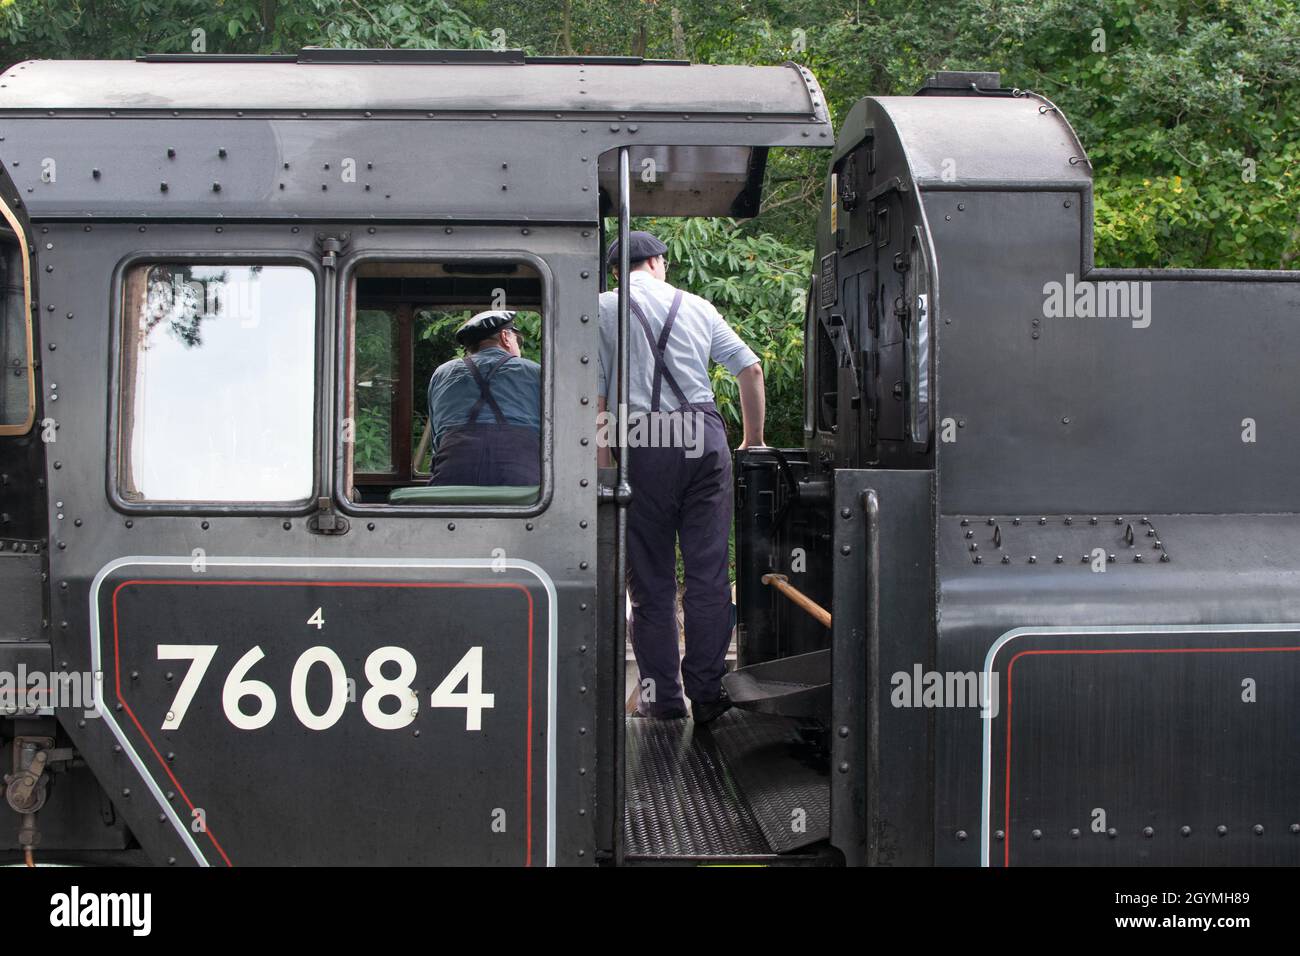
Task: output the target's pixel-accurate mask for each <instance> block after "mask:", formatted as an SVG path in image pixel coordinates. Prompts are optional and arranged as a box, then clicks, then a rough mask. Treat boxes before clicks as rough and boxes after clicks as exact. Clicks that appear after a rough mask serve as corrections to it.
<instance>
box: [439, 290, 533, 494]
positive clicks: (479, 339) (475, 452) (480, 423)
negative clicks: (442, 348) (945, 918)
mask: <svg viewBox="0 0 1300 956" xmlns="http://www.w3.org/2000/svg"><path fill="white" fill-rule="evenodd" d="M456 341H457V342H459V343H460V344H461V345H463V346H464V347H465V351H466V353H467V354H466V355H464V356H462V357H461V358H458V359H452V360H451V361H450V362H444V363H443V364H442V365H439V366H438V368H437V369H436V370H435V371H434V373H433V376H432V377H431V378H430V379H429V425H430V427H431V428H432V431H433V477H432V478H431V479H430V481H429V484H431V485H538V484H541V444H540V441H539V434H540V429H541V401H542V392H541V388H542V370H541V366H539V365H538V364H537V363H536V362H533V361H530V360H529V359H526V358H522V357H521V356H520V351H519V332H518V330H517V329H516V328H515V314H514V313H513V312H506V311H499V310H496V311H490V312H480V313H478V315H475V316H474V317H473V318H471V319H470V320H469V321H468V322H466V323H465V324H464V325H462V326H461V327H460V328H459V329H457V330H456Z"/></svg>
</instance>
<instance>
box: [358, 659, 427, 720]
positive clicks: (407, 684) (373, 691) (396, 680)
mask: <svg viewBox="0 0 1300 956" xmlns="http://www.w3.org/2000/svg"><path fill="white" fill-rule="evenodd" d="M390 661H397V663H398V666H399V667H400V668H401V670H399V671H398V674H397V676H396V677H393V678H388V677H385V676H384V671H383V666H384V665H385V664H386V663H388V662H390ZM366 680H368V681H370V690H368V691H366V696H365V697H363V698H361V713H362V714H364V715H365V718H366V720H368V721H370V723H371V725H372V726H374V727H378V728H379V729H380V730H400V729H401V728H403V727H405V726H406V725H407V724H409V723H410V722H411V721H413V720H415V711H416V707H417V706H418V705H419V701H420V698H418V697H416V696H415V691H413V690H411V682H412V681H413V680H415V657H414V655H412V654H411V652H410V651H408V650H406V649H405V648H402V647H381V648H379V649H378V650H376V651H373V652H372V653H371V655H370V656H369V657H367V658H366ZM385 697H396V698H397V709H396V710H395V711H393V712H392V713H391V714H386V713H384V710H383V708H381V707H380V706H379V702H380V701H381V700H383V699H384V698H385Z"/></svg>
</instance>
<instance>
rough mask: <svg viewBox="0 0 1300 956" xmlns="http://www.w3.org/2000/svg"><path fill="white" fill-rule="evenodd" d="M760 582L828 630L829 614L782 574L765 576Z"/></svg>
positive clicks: (829, 624)
mask: <svg viewBox="0 0 1300 956" xmlns="http://www.w3.org/2000/svg"><path fill="white" fill-rule="evenodd" d="M762 581H763V583H764V584H768V585H771V586H772V587H774V588H776V589H777V590H778V591H780V592H781V593H782V594H784V595H785V596H786V597H788V598H789V599H790V600H791V601H793V602H794V603H795V604H797V605H798V606H799V607H801V608H803V609H804V610H805V611H807V612H808V614H810V615H811V616H812V617H815V618H816V619H817V620H818V621H819V622H821V625H822V627H826V628H829V627H830V626H831V612H830V611H828V610H826V608H824V607H822V606H821V605H820V604H818V603H817V602H816V601H814V600H813V599H812V598H810V597H808V595H806V594H804V593H803V592H802V591H800V590H799V589H798V588H797V587H795V586H794V585H793V584H791V583H790V579H789V578H787V577H786V576H785V575H784V574H765V575H763V577H762Z"/></svg>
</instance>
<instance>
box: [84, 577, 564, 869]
mask: <svg viewBox="0 0 1300 956" xmlns="http://www.w3.org/2000/svg"><path fill="white" fill-rule="evenodd" d="M205 560H206V562H207V565H208V566H209V567H223V568H239V567H259V568H317V567H329V568H403V569H410V568H492V567H497V568H499V567H501V562H500V561H499V560H498V559H495V558H459V559H450V558H449V559H439V558H258V557H227V558H217V557H208V558H206V559H205ZM191 561H192V559H191V558H189V557H177V556H174V555H153V556H141V555H131V556H127V557H122V558H117V559H116V560H114V561H110V562H109V563H108V564H106V565H104V566H103V567H102V568H100V570H99V573H98V574H96V575H95V578H94V580H93V581H92V582H91V585H90V659H91V670H92V671H94V672H96V673H102V672H103V669H104V668H103V655H102V653H101V647H100V643H101V641H100V638H101V634H100V622H99V589H100V587H101V586H102V585H103V583H104V579H105V578H107V577H108V576H109V575H110V574H112V573H113V572H114V571H118V570H120V569H121V568H125V567H181V566H183V567H189V566H190V563H191ZM505 565H506V567H510V568H516V569H518V570H521V571H527V572H528V573H529V574H531V575H533V577H535V578H537V580H538V581H540V582H541V584H542V587H543V588H545V589H546V598H547V601H546V604H547V609H546V618H547V621H546V624H547V641H546V645H547V655H546V656H547V664H546V671H547V678H546V865H547V866H554V865H555V773H556V771H555V713H556V700H555V686H556V634H557V631H558V625H557V618H558V615H557V610H556V606H555V604H556V601H555V583H554V582H553V581H552V580H551V576H550V575H549V574H547V573H546V572H545V571H544V570H542V568H540V567H538V566H537V565H536V564H534V563H533V562H531V561H511V560H507V561H506V562H505ZM249 583H250V584H256V583H257V582H256V581H250V582H249ZM303 584H304V586H308V587H309V586H311V584H312V582H311V581H304V582H303ZM94 683H95V684H96V685H97V689H96V690H95V692H94V695H93V699H92V705H91V706H92V709H94V710H95V711H96V712H97V713H98V716H99V717H101V718H103V720H104V721H105V722H106V723H107V724H108V726H109V728H110V729H111V730H112V731H113V736H114V737H116V738H117V742H118V743H119V744H120V745H121V747H122V750H123V751H124V752H125V753H126V755H127V756H128V757H129V758H130V760H131V764H132V765H133V766H134V767H135V769H136V772H137V773H139V775H140V778H141V779H142V780H143V781H144V784H145V786H146V787H147V788H148V789H149V792H150V793H151V794H153V798H154V799H155V800H157V801H158V806H160V807H161V808H162V811H163V813H164V814H165V815H166V816H167V819H168V820H170V821H171V825H172V827H173V828H175V830H176V833H177V835H178V836H180V838H181V841H182V842H183V843H184V844H185V846H186V847H187V848H188V849H189V851H190V854H191V855H192V856H193V857H194V859H195V861H196V862H197V863H198V864H199V865H200V866H209V865H210V864H209V863H208V860H207V858H206V857H205V856H204V855H203V851H202V850H200V849H199V847H198V845H197V844H196V843H195V842H194V839H193V838H192V836H191V835H190V830H189V826H188V825H187V824H185V823H183V822H182V821H181V819H180V817H179V816H178V815H177V813H176V811H175V810H174V809H173V808H172V806H171V803H170V802H169V801H168V800H167V798H166V796H164V794H163V792H162V790H161V789H160V788H159V786H158V784H157V783H156V782H155V781H154V778H153V775H152V774H151V773H149V772H148V771H147V770H146V769H145V765H144V761H143V760H142V759H141V758H140V755H139V754H138V753H136V750H135V748H134V747H133V746H132V745H131V741H130V740H129V739H128V738H127V736H126V733H125V731H123V729H122V727H121V726H120V725H119V724H118V722H117V720H116V719H115V718H114V717H113V712H112V709H111V708H109V707H106V706H101V701H100V700H99V699H98V696H97V695H98V693H99V690H98V688H99V687H102V686H103V685H102V682H94ZM529 745H530V746H531V741H530V743H529Z"/></svg>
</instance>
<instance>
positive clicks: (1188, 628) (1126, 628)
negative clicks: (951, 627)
mask: <svg viewBox="0 0 1300 956" xmlns="http://www.w3.org/2000/svg"><path fill="white" fill-rule="evenodd" d="M1295 631H1300V624H1155V625H1140V624H1135V625H1115V626H1101V627H1069V626H1062V627H1017V628H1013V629H1012V630H1010V631H1007V632H1006V633H1005V634H1003V635H1002V636H1001V637H999V638H998V639H997V640H996V641H994V642H993V644H992V646H990V647H989V650H988V653H987V654H986V655H985V656H984V680H985V681H986V683H985V685H984V686H985V687H990V686H992V685H991V684H988V683H987V681H989V680H991V679H992V673H993V659H994V658H995V657H997V654H998V651H1000V650H1001V649H1002V648H1003V647H1004V646H1005V645H1007V644H1009V643H1010V642H1011V641H1014V640H1016V639H1017V638H1021V637H1027V636H1030V635H1035V636H1038V637H1060V636H1063V635H1077V634H1132V635H1134V636H1135V637H1136V636H1143V637H1152V636H1155V635H1159V634H1209V633H1213V634H1260V633H1265V634H1267V633H1282V634H1284V633H1289V632H1295ZM999 683H1002V682H999ZM981 719H982V720H983V721H984V754H983V774H982V781H981V782H982V786H983V793H982V795H981V800H980V865H981V866H989V835H990V831H991V830H992V826H991V824H992V819H991V814H992V806H991V803H992V782H993V718H992V717H991V716H987V715H982V716H981Z"/></svg>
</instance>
